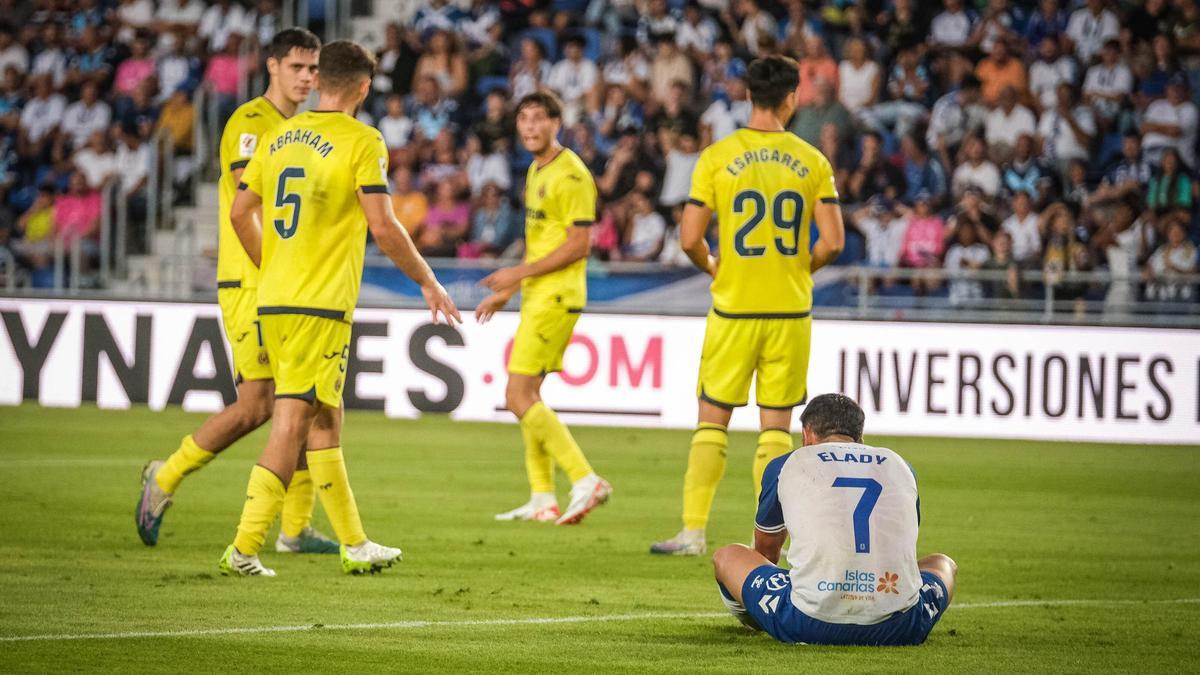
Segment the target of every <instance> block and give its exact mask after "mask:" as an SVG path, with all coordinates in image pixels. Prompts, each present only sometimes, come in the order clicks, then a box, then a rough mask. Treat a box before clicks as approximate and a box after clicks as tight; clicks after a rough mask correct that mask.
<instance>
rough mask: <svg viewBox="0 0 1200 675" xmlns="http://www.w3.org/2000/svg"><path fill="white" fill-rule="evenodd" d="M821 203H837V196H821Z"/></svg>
mask: <svg viewBox="0 0 1200 675" xmlns="http://www.w3.org/2000/svg"><path fill="white" fill-rule="evenodd" d="M821 203H822V204H837V203H838V198H837V197H821Z"/></svg>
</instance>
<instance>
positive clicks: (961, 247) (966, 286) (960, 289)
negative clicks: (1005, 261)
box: [942, 223, 991, 307]
mask: <svg viewBox="0 0 1200 675" xmlns="http://www.w3.org/2000/svg"><path fill="white" fill-rule="evenodd" d="M953 241H954V243H952V244H950V246H949V248H947V249H946V259H945V262H944V263H943V264H942V267H943V269H945V270H947V271H976V270H980V269H982V268H983V266H984V265H985V264H986V263H987V261H988V258H989V257H991V252H990V251H989V250H988V247H987V245H986V244H983V243H982V242H980V241H979V237H978V235H977V234H976V232H975V228H973V227H971V226H970V225H967V224H966V223H959V225H958V226H957V227H955V229H954V240H953ZM982 298H983V283H981V282H980V281H977V280H975V279H956V278H952V279H951V280H950V304H951V305H952V306H956V307H958V306H962V305H969V304H972V303H975V302H978V301H979V300H980V299H982Z"/></svg>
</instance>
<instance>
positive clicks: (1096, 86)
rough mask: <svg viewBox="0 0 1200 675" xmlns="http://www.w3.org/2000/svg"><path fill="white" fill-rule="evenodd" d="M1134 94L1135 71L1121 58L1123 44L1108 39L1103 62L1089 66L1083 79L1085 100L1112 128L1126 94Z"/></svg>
mask: <svg viewBox="0 0 1200 675" xmlns="http://www.w3.org/2000/svg"><path fill="white" fill-rule="evenodd" d="M1131 94H1133V72H1132V71H1130V70H1129V66H1127V65H1125V63H1123V62H1122V61H1121V43H1120V42H1119V41H1117V40H1108V41H1107V42H1105V43H1104V48H1103V49H1101V50H1100V62H1099V63H1097V64H1096V65H1094V66H1092V67H1091V68H1088V71H1087V77H1085V78H1084V80H1083V102H1084V103H1086V104H1087V105H1089V106H1091V107H1092V110H1094V111H1095V113H1096V116H1097V117H1098V118H1099V120H1098V121H1099V122H1100V123H1101V125H1102V126H1104V127H1106V128H1107V127H1111V126H1112V125H1113V123H1114V122H1115V121H1116V118H1117V115H1119V114H1120V112H1121V108H1122V106H1123V104H1124V103H1125V100H1126V98H1127V97H1129V96H1130V95H1131Z"/></svg>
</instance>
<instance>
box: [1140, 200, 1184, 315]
mask: <svg viewBox="0 0 1200 675" xmlns="http://www.w3.org/2000/svg"><path fill="white" fill-rule="evenodd" d="M1166 229H1167V240H1166V242H1165V243H1164V244H1163V245H1162V246H1160V247H1159V248H1158V250H1157V251H1155V252H1154V254H1153V255H1151V256H1150V260H1149V261H1148V262H1147V264H1146V267H1145V269H1144V271H1143V273H1142V280H1143V281H1145V283H1146V299H1147V300H1152V301H1158V302H1191V301H1194V300H1195V299H1196V284H1195V283H1194V282H1188V281H1184V280H1181V279H1180V277H1182V276H1184V275H1194V274H1196V271H1197V255H1196V245H1195V244H1193V243H1192V242H1191V241H1189V240H1188V238H1187V235H1188V221H1187V218H1186V216H1184V217H1176V216H1174V215H1172V216H1170V217H1168V220H1167V226H1166Z"/></svg>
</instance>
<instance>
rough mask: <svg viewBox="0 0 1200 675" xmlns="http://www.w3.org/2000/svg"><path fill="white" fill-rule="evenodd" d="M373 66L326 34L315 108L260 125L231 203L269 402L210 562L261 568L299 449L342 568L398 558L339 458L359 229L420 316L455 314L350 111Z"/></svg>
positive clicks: (254, 571)
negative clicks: (374, 529)
mask: <svg viewBox="0 0 1200 675" xmlns="http://www.w3.org/2000/svg"><path fill="white" fill-rule="evenodd" d="M374 72H375V58H374V56H372V55H371V54H370V52H368V51H367V50H365V49H363V48H362V47H361V46H359V45H357V44H355V43H353V42H348V41H339V42H333V43H331V44H328V45H326V46H325V47H324V48H323V49H322V50H321V57H320V64H319V72H318V75H317V81H316V82H317V84H316V86H317V89H318V91H320V98H319V100H318V102H317V107H316V109H315V110H313V111H311V112H306V113H301V114H299V115H296V116H295V117H292V118H291V119H289V120H287V121H285V122H283V123H281V124H279V125H278V126H276V127H275V128H274V129H273V130H271V131H270V132H269V133H267V134H266V135H265V136H263V138H262V141H261V142H260V143H259V144H258V148H257V149H256V150H255V152H254V156H253V157H252V158H251V159H250V163H249V164H248V165H247V166H246V171H245V173H243V174H242V182H241V184H240V185H239V186H238V194H237V197H236V198H235V199H234V202H233V207H232V210H231V214H230V217H231V219H232V223H233V229H234V231H235V232H236V233H237V235H238V238H239V239H240V240H241V242H242V245H243V247H245V249H246V252H247V254H248V255H249V256H250V260H251V261H252V262H253V263H254V264H256V265H259V268H260V275H259V282H260V283H259V285H258V300H257V307H258V317H259V325H260V326H261V328H262V334H263V344H265V345H266V348H267V354H268V355H269V356H270V364H271V376H272V378H273V379H274V381H275V407H274V415H273V420H274V421H273V422H272V424H271V435H270V438H269V439H268V441H267V446H266V448H265V449H264V450H263V452H262V454H261V455H260V456H259V459H258V464H256V465H255V466H254V468H253V469H252V470H251V472H250V481H249V484H248V486H247V488H246V501H245V503H244V505H243V508H242V517H241V522H240V523H239V524H238V529H237V536H236V537H235V538H234V541H233V544H231V545H230V546H229V547H228V548H227V549H226V550H225V554H224V556H223V557H222V558H221V561H220V564H219V568H220V570H221V572H222V573H224V574H240V575H246V576H252V575H263V576H274V571H273V570H270V569H268V568H266V567H264V566H263V564H262V563H261V562H260V561H259V558H258V552H259V549H261V547H262V545H263V540H264V539H265V538H266V533H267V529H268V528H270V526H271V523H272V521H274V520H275V517H276V516H277V515H278V514H279V512H280V509H281V508H282V506H283V503H284V493H285V491H286V489H287V486H288V483H289V482H290V481H291V480H292V479H293V471H294V470H295V468H296V465H297V462H298V460H299V459H300V454H301V453H302V452H306V454H307V459H308V466H309V472H310V473H311V474H312V480H313V482H314V483H316V484H317V485H318V486H319V490H318V493H319V495H320V497H321V504H322V506H324V508H325V512H326V514H328V516H329V520H330V522H331V523H332V524H333V529H334V531H335V532H336V533H337V538H338V541H339V542H340V543H341V558H342V569H343V571H345V572H347V573H353V574H358V573H362V572H375V571H378V570H380V569H382V568H384V567H388V566H391V565H392V564H393V563H394V562H396V561H397V560H399V559H400V555H401V553H400V549H398V548H391V547H387V546H381V545H379V544H377V543H375V542H373V541H371V540H369V539H368V538H367V535H366V533H365V532H364V531H363V526H362V522H361V520H360V519H359V515H358V506H357V504H356V502H355V500H354V494H353V492H351V490H350V482H349V480H348V478H347V475H346V465H345V462H344V460H343V458H342V448H341V427H342V388H343V385H344V383H345V373H346V360H347V358H348V357H349V351H350V346H349V345H350V326H351V318H352V315H353V313H354V306H355V304H356V303H357V302H358V292H359V286H360V284H361V280H362V273H363V256H364V248H365V246H366V237H367V230H368V229H369V230H370V231H371V234H372V235H373V236H374V238H375V242H376V243H377V244H378V245H379V248H380V250H382V251H383V253H384V254H385V255H387V256H388V258H390V259H391V260H392V261H393V262H394V263H395V264H396V266H397V267H399V268H400V269H401V270H403V271H404V273H405V274H407V275H408V276H409V277H410V278H412V279H413V280H414V281H416V282H417V283H418V284H419V285H420V287H421V291H422V293H423V294H424V296H425V300H426V302H427V303H428V305H429V307H430V309H431V310H432V311H433V318H434V321H437V320H438V316H439V314H440V315H441V316H442V317H443V318H445V320H446V321H447V322H452V321H453V320H458V321H461V318H460V317H459V314H458V310H457V309H455V307H454V303H453V302H451V300H450V297H449V296H448V295H447V294H446V290H445V289H444V288H442V286H441V284H439V283H438V281H437V279H436V278H435V277H434V275H433V271H432V270H431V269H430V268H429V265H428V264H426V263H425V260H424V259H423V258H422V257H421V255H420V254H419V253H418V252H417V249H416V247H415V246H414V245H413V243H412V241H411V240H410V239H409V237H408V233H407V231H406V230H405V229H404V227H403V226H402V225H401V224H400V223H399V222H398V221H397V220H396V216H395V215H394V214H393V212H392V202H391V200H390V198H389V196H388V186H387V175H388V173H387V168H388V166H387V165H388V152H387V148H386V146H385V145H384V142H383V137H382V136H381V135H380V134H379V132H378V131H376V130H375V129H373V128H371V127H369V126H367V125H365V124H363V123H361V122H359V121H357V120H356V119H354V114H355V111H356V110H357V109H358V107H359V106H360V105H361V104H362V102H363V100H364V99H365V98H366V96H367V92H368V91H369V89H370V83H371V78H372V77H373V75H374ZM260 208H261V209H262V221H261V222H262V229H261V231H260V229H259V226H258V223H257V222H256V220H255V218H254V215H255V214H256V213H257V212H258V210H259V209H260ZM306 440H307V451H305V443H306Z"/></svg>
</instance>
